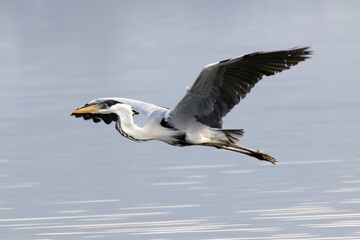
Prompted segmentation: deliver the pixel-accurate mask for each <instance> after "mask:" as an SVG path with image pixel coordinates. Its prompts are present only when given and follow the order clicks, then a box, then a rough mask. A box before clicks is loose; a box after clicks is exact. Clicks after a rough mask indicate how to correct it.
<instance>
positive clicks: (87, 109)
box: [72, 105, 100, 115]
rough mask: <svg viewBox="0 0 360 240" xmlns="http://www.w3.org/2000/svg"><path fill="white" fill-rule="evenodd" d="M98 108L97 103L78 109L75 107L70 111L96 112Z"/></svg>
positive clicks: (74, 112)
mask: <svg viewBox="0 0 360 240" xmlns="http://www.w3.org/2000/svg"><path fill="white" fill-rule="evenodd" d="M99 110H100V107H99V106H97V105H90V106H87V107H82V108H79V109H76V110H75V111H73V112H72V115H73V114H82V113H96V112H98V111H99Z"/></svg>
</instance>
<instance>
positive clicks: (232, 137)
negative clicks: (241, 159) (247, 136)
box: [219, 129, 244, 144]
mask: <svg viewBox="0 0 360 240" xmlns="http://www.w3.org/2000/svg"><path fill="white" fill-rule="evenodd" d="M219 131H221V132H222V133H224V134H225V136H226V137H227V139H228V140H229V142H230V143H233V144H235V143H237V142H238V141H239V138H240V137H242V136H243V135H244V129H221V130H219Z"/></svg>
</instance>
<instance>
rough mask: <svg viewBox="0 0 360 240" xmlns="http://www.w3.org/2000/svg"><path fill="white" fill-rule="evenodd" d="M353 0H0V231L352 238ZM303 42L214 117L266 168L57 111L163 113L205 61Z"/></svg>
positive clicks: (358, 85) (252, 239) (1, 234)
mask: <svg viewBox="0 0 360 240" xmlns="http://www.w3.org/2000/svg"><path fill="white" fill-rule="evenodd" d="M359 7H360V4H359V3H358V1H346V2H343V1H311V2H310V1H309V2H302V1H301V2H300V1H286V2H285V1H251V2H245V1H226V2H220V1H206V2H203V1H196V2H193V1H181V2H180V1H178V2H170V1H151V2H150V1H131V2H125V1H106V2H103V1H86V2H80V1H76V2H74V1H56V2H55V1H2V2H1V3H0V29H1V31H0V109H1V113H0V239H8V240H35V239H37V240H39V239H41V240H45V239H54V240H56V239H72V240H76V239H93V238H94V239H129V240H131V239H153V240H155V239H196V240H205V239H212V240H214V239H219V240H220V239H228V240H230V239H231V240H235V239H237V240H257V239H259V240H260V239H261V240H265V239H297V240H299V239H302V240H303V239H312V240H313V239H315V240H316V239H328V240H335V239H336V240H337V239H354V240H355V239H360V194H359V193H360V177H359V175H360V174H359V173H360V148H359V144H360V138H359V134H360V125H359V122H360V108H359V106H360V97H359V90H360V81H359V77H358V72H357V68H358V65H359V60H358V55H359V53H360V51H359V50H360V47H359V44H358V43H359V42H360V32H359V31H358V28H359V22H360V16H359V15H358V11H357V9H359ZM295 46H311V48H312V49H313V50H314V55H313V57H312V59H309V60H307V61H305V62H303V63H301V64H299V65H298V66H296V67H294V68H292V69H291V70H289V71H286V72H283V73H281V74H279V75H276V76H273V77H270V78H264V79H263V80H262V81H261V82H260V83H258V84H257V86H256V87H255V88H254V89H253V90H252V92H251V94H249V95H248V96H247V97H246V99H244V100H243V101H242V102H241V103H240V105H239V106H238V107H237V108H235V109H234V110H233V111H232V112H231V113H230V114H229V115H228V116H227V117H226V119H225V121H224V122H225V127H227V128H244V129H245V135H244V137H243V138H242V139H241V142H240V143H241V144H242V145H244V146H247V147H251V148H259V149H263V150H265V151H267V152H269V153H270V154H271V155H272V156H274V157H276V158H277V159H278V161H279V163H278V164H277V165H275V166H273V165H271V164H268V163H264V162H260V161H257V160H256V159H252V158H250V157H248V156H245V155H240V154H236V153H233V152H226V151H221V150H217V149H212V148H204V147H188V148H176V147H172V146H169V145H166V144H164V143H161V142H147V143H143V144H139V143H135V142H131V141H129V140H127V139H125V138H123V137H121V136H120V134H119V133H118V132H117V131H116V130H115V129H114V126H108V125H105V124H103V123H98V124H94V123H93V122H91V121H83V120H81V119H75V118H73V117H70V116H69V115H70V113H71V112H72V111H73V110H74V109H76V108H78V107H80V106H82V105H83V104H85V103H86V102H88V101H90V100H92V99H94V98H97V97H110V96H117V97H127V98H134V99H140V100H143V101H148V102H152V103H155V104H158V105H161V106H167V107H172V106H174V105H175V104H176V103H177V101H179V99H180V98H181V97H182V96H183V95H184V94H185V88H186V86H190V85H191V84H192V83H193V81H194V80H195V79H196V77H197V75H198V73H199V72H200V70H201V68H202V67H203V66H204V65H207V64H209V63H212V62H216V61H219V60H223V59H227V58H229V57H234V56H238V55H243V54H247V53H251V52H254V51H269V50H279V49H287V48H291V47H295Z"/></svg>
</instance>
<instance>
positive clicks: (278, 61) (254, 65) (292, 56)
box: [168, 47, 311, 128]
mask: <svg viewBox="0 0 360 240" xmlns="http://www.w3.org/2000/svg"><path fill="white" fill-rule="evenodd" d="M310 54H311V51H310V50H309V47H304V48H294V49H289V50H284V51H274V52H255V53H252V54H248V55H244V56H242V57H236V58H232V59H227V60H224V61H221V62H218V63H214V64H210V65H207V66H205V67H204V69H203V70H202V72H201V73H200V75H199V76H198V78H197V79H196V81H195V83H194V84H193V86H192V87H191V89H190V90H188V92H187V93H186V95H185V97H184V98H183V99H182V100H181V101H180V102H179V103H178V104H177V106H176V107H175V108H174V109H172V110H170V112H169V115H168V116H169V121H170V122H172V123H173V124H174V125H175V126H179V127H186V125H187V124H189V123H190V122H191V121H194V120H195V121H198V122H200V123H202V124H205V125H207V126H210V127H212V128H222V118H223V117H224V116H225V115H226V114H227V113H228V112H230V110H231V109H232V108H233V107H234V106H235V105H236V104H238V103H239V102H240V100H241V99H243V98H245V96H246V94H248V93H249V92H250V90H251V89H252V88H253V87H254V86H255V84H256V83H257V82H258V81H259V80H261V79H262V77H263V76H264V75H265V76H270V75H274V74H275V73H278V72H281V71H283V70H286V69H289V68H290V67H291V66H294V65H296V64H298V63H299V62H301V61H304V60H305V59H307V58H308V57H309V55H310Z"/></svg>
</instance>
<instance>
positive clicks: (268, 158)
mask: <svg viewBox="0 0 360 240" xmlns="http://www.w3.org/2000/svg"><path fill="white" fill-rule="evenodd" d="M254 157H256V158H257V159H259V160H262V161H268V162H271V163H272V164H275V163H276V162H277V161H276V159H275V158H273V157H272V156H270V155H269V154H268V153H267V152H264V151H262V150H260V149H257V150H256V151H255V152H254Z"/></svg>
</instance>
